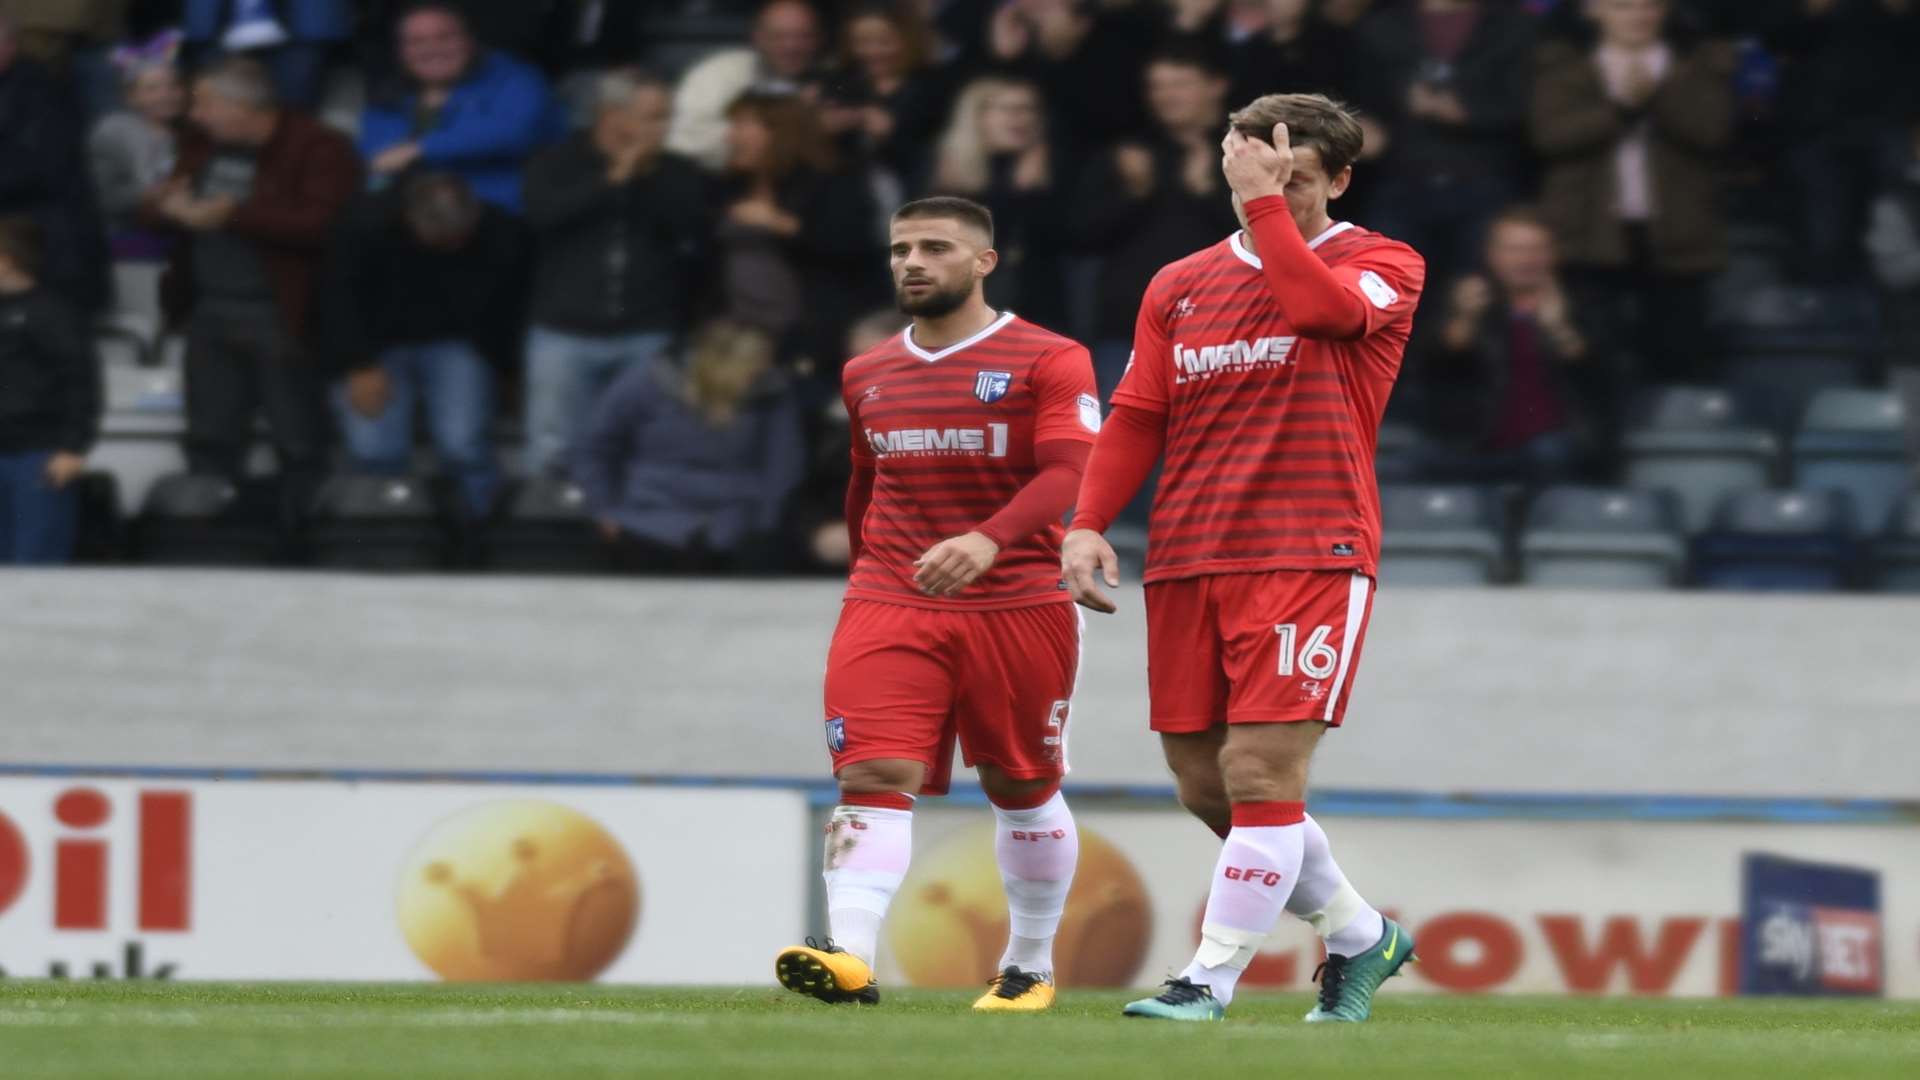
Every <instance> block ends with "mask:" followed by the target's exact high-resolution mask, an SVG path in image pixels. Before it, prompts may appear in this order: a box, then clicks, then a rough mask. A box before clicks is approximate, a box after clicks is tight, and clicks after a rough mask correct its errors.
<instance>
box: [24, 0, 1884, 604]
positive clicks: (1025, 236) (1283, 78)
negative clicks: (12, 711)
mask: <svg viewBox="0 0 1920 1080" xmlns="http://www.w3.org/2000/svg"><path fill="white" fill-rule="evenodd" d="M1917 8H1920V0H767V2H763V3H757V4H756V3H748V2H747V0H429V2H407V3H401V2H398V0H0V561H7V560H10V559H11V560H17V561H27V560H38V561H58V560H59V559H60V558H62V557H63V556H64V554H65V551H66V549H67V548H68V547H69V546H70V543H71V541H70V534H71V520H70V519H71V517H72V515H73V513H74V509H73V506H72V505H71V497H70V492H68V491H66V490H65V489H67V488H69V487H70V486H71V482H72V480H73V478H74V477H75V476H77V475H79V473H80V472H81V471H83V470H84V461H85V454H86V451H87V449H88V446H89V445H90V443H91V441H92V440H93V438H94V437H95V435H94V433H95V431H96V429H97V427H98V423H99V411H100V408H101V406H100V399H101V394H100V390H99V382H100V380H99V374H98V372H97V371H96V370H95V368H96V367H97V363H96V362H95V361H94V359H93V357H92V353H91V350H90V348H89V346H88V344H87V338H88V331H87V329H86V327H87V323H88V320H89V319H93V318H98V317H100V316H101V315H102V314H103V313H106V312H108V311H110V310H112V308H113V306H114V305H115V304H116V303H124V302H125V301H126V298H125V297H122V298H119V299H118V300H116V298H115V297H113V296H112V285H111V283H112V281H113V277H112V275H111V273H110V271H111V269H112V267H113V266H114V265H115V263H116V262H118V263H131V262H149V263H155V262H157V263H164V264H165V265H166V272H165V275H164V277H163V278H162V286H161V293H162V299H163V301H164V303H163V308H164V311H165V312H166V318H167V325H168V328H169V329H170V330H171V331H173V332H175V333H177V334H179V335H181V336H182V337H183V339H184V341H185V361H184V363H185V386H186V391H185V407H184V418H185V449H186V460H187V464H188V467H189V469H190V470H191V471H193V472H195V473H202V474H210V475H216V476H227V477H238V476H240V475H242V474H244V473H246V472H247V471H249V469H250V464H249V456H250V453H251V451H252V450H253V448H254V443H255V441H256V430H257V426H258V425H259V423H260V422H261V421H262V420H264V423H265V427H266V431H267V433H268V441H269V442H270V444H271V446H272V449H273V457H274V460H275V461H276V462H277V467H278V472H279V476H280V482H281V485H282V487H283V489H284V491H285V492H286V496H287V499H288V504H289V505H290V506H295V507H297V506H299V505H300V504H301V502H302V500H304V499H305V498H306V497H307V496H308V495H309V494H310V493H311V491H312V490H313V489H314V488H315V486H316V485H317V484H318V483H319V481H320V479H321V478H322V477H323V476H325V475H326V474H327V473H329V472H331V471H337V470H343V469H344V470H349V471H356V472H366V473H374V474H406V473H409V472H411V471H413V470H414V469H415V468H416V467H417V463H418V462H419V461H421V460H424V459H423V458H422V456H421V454H420V449H421V446H422V445H423V444H424V445H425V446H428V447H430V448H431V451H432V454H431V460H432V461H434V462H435V463H436V464H437V467H438V468H439V469H440V470H441V471H442V472H443V474H444V475H445V477H446V479H447V481H448V490H449V492H450V495H449V498H450V499H451V500H452V501H453V503H454V505H455V508H456V512H457V516H458V517H459V518H460V519H461V520H462V521H465V522H467V523H469V524H470V525H471V526H472V527H474V528H479V527H482V526H483V525H484V523H485V522H486V520H487V519H488V517H489V515H490V514H492V513H494V512H496V510H497V506H498V504H499V502H500V497H501V492H502V491H503V489H504V487H505V483H506V481H507V480H508V479H509V478H510V477H511V476H512V475H514V474H518V475H524V476H564V477H571V478H572V479H573V480H574V481H575V482H577V483H578V485H579V487H580V489H581V491H582V492H583V493H584V498H585V500H586V503H587V505H588V506H589V508H590V509H591V511H592V514H593V516H594V518H596V519H597V520H598V522H599V524H600V526H601V529H602V531H603V533H604V534H605V535H606V537H607V539H608V541H609V543H614V544H618V545H619V546H620V548H621V550H622V552H623V558H625V559H626V560H627V561H628V562H630V563H631V564H633V565H637V566H649V567H661V568H687V567H697V568H701V569H716V568H723V567H750V568H768V567H773V568H781V569H803V568H806V567H809V566H816V567H817V566H831V565H832V564H833V563H834V562H835V561H836V560H840V561H843V560H844V551H845V544H844V535H843V530H842V531H841V535H840V538H839V539H838V540H836V529H837V522H836V521H835V520H834V517H833V515H834V513H835V510H834V508H835V507H837V506H838V503H839V497H838V496H839V493H838V491H837V490H836V489H837V487H838V486H839V485H840V484H842V483H843V482H844V469H845V464H844V460H843V459H844V448H845V444H846V439H847V434H846V432H845V424H844V417H843V416H836V415H835V400H836V395H835V393H834V388H835V385H836V381H837V376H838V369H839V365H840V364H841V362H842V361H843V360H844V359H845V357H846V356H848V355H849V354H850V353H851V352H852V351H853V350H855V349H856V348H857V347H858V342H861V341H871V340H872V339H873V338H874V337H875V336H876V335H884V334H887V333H890V332H892V330H893V329H895V328H897V326H898V325H900V321H899V319H898V317H896V316H893V315H891V314H890V313H889V299H890V293H889V286H888V281H887V277H886V268H885V261H884V259H883V257H882V252H883V243H882V241H883V237H884V228H885V220H886V213H887V211H888V210H889V209H890V207H891V206H893V205H894V204H896V203H897V202H898V201H900V200H902V199H905V198H909V197H915V196H919V195H924V194H932V193H950V194H959V195H965V196H968V197H971V198H974V199H977V200H979V201H980V202H982V203H984V204H986V205H987V206H988V207H990V208H991V209H992V211H993V213H994V215H995V217H996V220H997V223H998V247H999V250H1000V252H1001V263H1000V267H999V269H998V271H997V272H996V273H995V275H994V276H993V277H992V278H991V279H990V281H989V283H988V292H989V297H990V299H991V301H992V302H993V303H994V304H996V305H997V306H1000V307H1003V308H1008V309H1011V310H1014V311H1017V312H1019V313H1020V314H1022V315H1024V316H1026V317H1028V318H1030V319H1032V320H1034V321H1036V322H1039V323H1041V324H1043V325H1047V326H1049V327H1052V328H1055V329H1058V330H1060V331H1062V332H1065V333H1068V334H1070V335H1072V336H1074V337H1076V338H1078V339H1079V340H1082V341H1085V342H1086V343H1087V344H1088V345H1089V347H1090V348H1091V349H1092V351H1093V354H1094V357H1095V361H1096V367H1097V369H1098V372H1099V377H1100V382H1101V387H1102V390H1103V392H1106V391H1110V390H1111V389H1112V386H1113V383H1114V382H1115V380H1116V379H1117V378H1118V376H1119V373H1120V371H1121V370H1122V369H1123V368H1124V366H1125V364H1126V359H1127V354H1128V350H1129V348H1130V342H1129V337H1130V334H1131V329H1132V325H1133V320H1134V313H1135V310H1136V307H1137V304H1138V301H1139V298H1140V295H1141V292H1142V290H1143V288H1144V286H1145V284H1146V282H1147V280H1148V279H1149V278H1150V277H1151V275H1152V274H1153V273H1154V272H1155V271H1156V270H1157V269H1158V268H1159V267H1160V266H1162V265H1164V264H1166V263H1167V262H1169V261H1172V260H1174V259H1177V258H1179V257H1181V256H1183V255H1186V254H1188V253H1190V252H1192V251H1194V250H1196V249H1199V248H1201V247H1204V246H1206V245H1208V244H1211V243H1213V242H1215V241H1217V240H1219V239H1220V238H1221V237H1222V236H1224V235H1226V234H1227V233H1228V232H1230V231H1231V230H1232V229H1233V228H1234V219H1233V215H1232V212H1231V209H1230V207H1229V205H1228V200H1227V197H1226V191H1225V188H1224V185H1223V181H1222V178H1221V176H1220V172H1219V150H1218V138H1219V133H1220V130H1221V125H1222V122H1223V118H1224V116H1225V114H1226V112H1227V111H1228V110H1229V109H1231V108H1233V107H1235V106H1237V105H1239V104H1242V103H1244V102H1245V101H1246V100H1248V99H1250V98H1252V97H1254V96H1256V95H1258V94H1261V93H1267V92H1274V91H1317V92H1323V93H1326V94H1328V95H1330V96H1332V97H1335V98H1337V99H1340V100H1343V101H1346V102H1350V103H1352V104H1353V105H1355V106H1357V107H1358V109H1359V110H1360V111H1361V114H1362V116H1363V118H1364V119H1363V123H1364V125H1365V128H1366V133H1367V145H1366V151H1365V153H1364V155H1363V158H1362V160H1361V161H1360V163H1359V164H1358V165H1357V166H1356V177H1355V182H1354V185H1353V188H1352V190H1351V192H1350V193H1349V194H1348V196H1347V197H1346V198H1344V199H1343V200H1342V201H1341V203H1339V204H1338V205H1336V207H1335V213H1336V216H1338V217H1341V218H1343V219H1349V220H1353V221H1356V222H1358V223H1361V224H1364V225H1366V226H1368V227H1370V228H1374V229H1377V230H1379V231H1382V232H1386V233H1388V234H1390V235H1393V236H1395V237H1397V238H1400V239H1403V240H1405V241H1407V242H1409V243H1411V244H1412V245H1413V246H1414V247H1416V248H1417V249H1418V250H1420V251H1421V252H1422V253H1423V254H1424V255H1425V256H1426V258H1427V260H1428V263H1429V268H1430V269H1429V288H1428V291H1427V299H1426V301H1425V303H1424V305H1423V309H1422V312H1421V314H1420V316H1419V319H1418V323H1417V327H1416V339H1415V342H1414V345H1413V346H1412V349H1411V351H1410V354H1409V356H1408V359H1407V364H1406V367H1405V373H1404V375H1403V377H1402V386H1401V388H1400V390H1399V391H1398V392H1397V393H1396V396H1395V400H1394V404H1393V407H1392V412H1391V413H1390V416H1391V417H1392V418H1393V419H1395V420H1396V421H1398V422H1401V423H1405V424H1409V425H1412V426H1414V427H1417V428H1418V429H1420V430H1421V431H1422V432H1423V433H1424V434H1425V436H1426V438H1427V439H1428V441H1429V444H1430V446H1431V447H1432V449H1431V451H1430V453H1431V462H1430V464H1431V470H1432V472H1433V473H1434V474H1436V475H1451V476H1460V477H1471V478H1474V479H1480V480H1489V481H1517V482H1521V483H1548V482H1554V481H1559V480H1567V479H1583V478H1592V479H1605V478H1607V476H1608V474H1609V470H1610V468H1611V461H1612V458H1611V452H1612V451H1611V448H1612V446H1613V445H1614V442H1615V441H1616V439H1617V437H1618V435H1619V431H1620V428H1621V425H1622V423H1623V417H1624V414H1625V411H1626V409H1627V407H1628V403H1629V402H1630V400H1631V398H1632V395H1633V393H1634V391H1635V389H1636V388H1637V387H1641V386H1644V385H1648V384H1651V383H1672V382H1688V381H1700V380H1711V379H1713V378H1715V377H1717V376H1718V375H1719V374H1720V371H1719V366H1720V360H1721V358H1720V355H1719V352H1718V350H1716V348H1715V347H1714V343H1713V341H1712V340H1711V339H1710V336H1709V334H1708V332H1707V312H1708V310H1709V307H1710V304H1709V300H1708V293H1709V290H1710V286H1711V285H1712V283H1713V282H1714V281H1715V279H1716V275H1719V274H1720V273H1721V272H1722V271H1723V270H1724V269H1725V267H1726V266H1727V263H1728V256H1729V240H1728V234H1729V228H1730V225H1733V224H1744V225H1752V226H1758V227H1761V228H1764V229H1771V230H1773V231H1774V232H1775V233H1777V234H1780V235H1783V236H1786V237H1789V238H1790V243H1791V250H1792V252H1793V258H1792V259H1791V260H1790V266H1789V267H1788V269H1789V272H1790V273H1791V274H1793V275H1794V276H1795V277H1796V278H1797V279H1799V280H1801V281H1803V282H1807V283H1813V284H1818V285H1823V286H1833V287H1837V288H1851V289H1857V290H1861V291H1863V292H1866V291H1872V292H1877V293H1878V294H1879V295H1880V297H1881V304H1882V308H1883V310H1884V312H1885V321H1886V325H1887V327H1888V331H1889V333H1888V348H1887V350H1886V353H1887V359H1889V360H1890V361H1892V362H1893V364H1892V370H1893V379H1894V382H1895V384H1896V385H1898V386H1901V387H1904V388H1906V391H1907V394H1908V397H1909V400H1911V401H1914V402H1915V403H1916V405H1920V164H1916V162H1920V63H1916V62H1915V60H1914V58H1915V57H1916V56H1920V10H1916V9H1917ZM716 27H733V28H737V30H738V32H739V36H738V37H737V38H736V39H734V40H731V41H729V40H725V39H723V38H722V37H720V36H718V35H716V34H715V33H714V32H713V31H714V28H716ZM343 102H345V104H344V105H343V104H342V103H343ZM515 406H517V409H516V408H515ZM1915 411H1916V413H1920V409H1916V410H1915ZM417 418H418V419H421V420H423V421H424V424H423V431H424V438H422V437H421V436H420V435H418V434H416V430H415V421H416V419H417ZM63 522H65V524H62V523H63Z"/></svg>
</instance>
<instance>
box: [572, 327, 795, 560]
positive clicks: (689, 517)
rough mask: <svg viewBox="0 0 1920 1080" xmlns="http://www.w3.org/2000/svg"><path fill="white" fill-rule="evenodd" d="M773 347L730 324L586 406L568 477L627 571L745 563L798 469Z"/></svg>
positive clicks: (774, 520)
mask: <svg viewBox="0 0 1920 1080" xmlns="http://www.w3.org/2000/svg"><path fill="white" fill-rule="evenodd" d="M773 360H774V345H773V339H772V338H771V337H769V336H768V335H767V334H765V333H763V332H762V331H759V330H755V329H753V328H751V327H747V326H742V325H739V324H737V323H730V322H724V321H716V322H712V323H708V324H707V325H706V326H705V327H703V328H702V329H701V330H700V331H699V332H698V333H696V334H695V335H694V338H693V345H692V349H691V354H690V355H689V356H688V358H687V361H686V367H685V369H684V370H682V369H680V368H678V367H676V366H674V365H673V364H672V363H671V362H669V361H666V360H656V361H654V362H652V363H648V364H642V365H637V366H635V367H633V368H630V369H628V371H627V372H626V374H624V375H622V376H621V377H620V378H618V379H617V380H615V381H614V383H613V385H612V386H611V387H609V388H608V390H607V393H606V396H604V397H603V398H601V399H600V403H599V404H598V405H597V406H596V407H595V409H594V415H593V418H592V420H591V422H590V423H589V424H588V427H587V432H586V436H585V438H584V440H583V441H582V445H581V447H580V451H579V453H578V455H577V456H576V458H575V462H574V479H575V480H576V481H577V482H578V483H579V485H580V487H581V490H582V491H584V492H585V493H586V497H587V506H588V508H589V510H590V511H591V512H592V514H593V516H594V518H595V519H596V520H597V521H598V522H599V523H600V531H601V533H602V535H603V536H605V537H606V539H607V540H608V542H609V543H613V544H616V545H618V549H619V553H620V555H621V561H622V562H624V563H626V564H627V565H629V566H632V567H633V568H635V569H645V570H680V571H687V570H702V571H713V570H719V569H723V568H726V567H730V566H740V565H743V564H744V565H748V566H751V565H754V564H755V563H756V561H757V560H756V559H755V558H754V555H755V554H756V549H758V548H760V547H762V546H764V545H765V544H766V543H767V542H768V541H769V540H770V539H771V538H772V535H773V533H774V532H775V530H776V529H777V528H778V527H779V525H780V523H781V519H782V517H783V515H784V512H785V509H786V505H787V501H788V499H789V498H791V497H792V495H793V492H794V489H795V488H796V487H798V486H799V484H800V480H801V474H802V471H803V469H804V468H805V464H806V455H805V453H804V447H803V445H802V443H801V436H800V414H799V406H798V405H797V403H796V400H795V394H794V392H793V389H792V387H791V385H790V384H789V383H788V381H787V378H786V376H785V375H784V373H782V372H780V371H779V370H777V369H775V367H774V363H773Z"/></svg>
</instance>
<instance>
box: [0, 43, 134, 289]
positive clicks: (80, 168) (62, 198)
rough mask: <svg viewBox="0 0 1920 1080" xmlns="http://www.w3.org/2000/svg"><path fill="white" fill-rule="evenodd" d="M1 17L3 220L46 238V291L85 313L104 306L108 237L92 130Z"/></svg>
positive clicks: (0, 181)
mask: <svg viewBox="0 0 1920 1080" xmlns="http://www.w3.org/2000/svg"><path fill="white" fill-rule="evenodd" d="M15 34H16V31H15V30H14V28H13V27H12V25H11V24H10V23H9V22H8V21H7V18H6V16H5V15H3V14H0V214H20V215H24V216H27V217H30V218H32V219H33V221H34V223H35V224H37V225H39V226H40V229H41V232H42V234H43V235H44V236H45V237H46V267H45V278H46V281H47V284H48V285H50V286H52V287H53V288H54V290H55V291H57V292H59V293H60V294H61V295H62V296H65V297H67V298H68V300H69V301H71V302H72V303H74V304H77V305H79V306H80V307H81V308H82V309H83V310H87V311H94V310H98V309H99V308H100V307H101V306H102V305H104V304H105V303H106V300H107V293H108V291H109V286H108V283H107V280H108V279H107V237H106V230H105V228H104V226H103V225H102V223H101V220H100V214H99V211H98V209H97V208H96V207H95V205H94V198H93V184H92V183H91V181H90V179H89V174H88V171H87V158H86V144H85V138H86V123H85V121H84V120H82V119H81V116H80V110H79V107H78V104H77V103H76V102H75V101H74V99H73V95H72V94H70V93H69V92H68V91H67V89H66V88H65V87H64V86H63V85H62V84H61V83H60V82H58V81H57V80H55V78H54V77H53V75H52V74H51V73H49V72H48V71H47V69H46V68H44V67H42V66H41V65H40V64H38V63H36V62H35V61H32V60H28V59H26V58H25V57H23V56H21V55H20V54H19V46H18V43H17V42H16V40H15Z"/></svg>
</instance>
